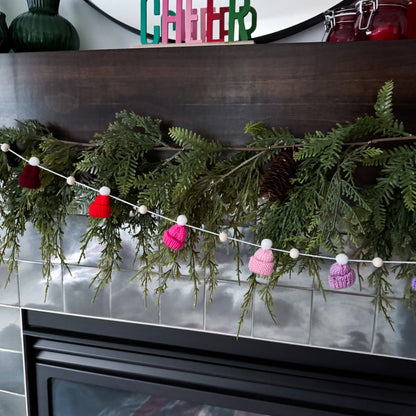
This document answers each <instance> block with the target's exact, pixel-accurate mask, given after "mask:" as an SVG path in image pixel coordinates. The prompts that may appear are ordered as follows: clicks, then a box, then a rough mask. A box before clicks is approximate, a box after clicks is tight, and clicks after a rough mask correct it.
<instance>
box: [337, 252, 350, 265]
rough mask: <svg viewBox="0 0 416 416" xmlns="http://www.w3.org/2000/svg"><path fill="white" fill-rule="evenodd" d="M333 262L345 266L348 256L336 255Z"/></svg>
mask: <svg viewBox="0 0 416 416" xmlns="http://www.w3.org/2000/svg"><path fill="white" fill-rule="evenodd" d="M335 261H336V262H337V263H338V264H341V265H343V264H347V263H348V256H347V255H346V254H344V253H341V254H338V255H337V256H336V257H335Z"/></svg>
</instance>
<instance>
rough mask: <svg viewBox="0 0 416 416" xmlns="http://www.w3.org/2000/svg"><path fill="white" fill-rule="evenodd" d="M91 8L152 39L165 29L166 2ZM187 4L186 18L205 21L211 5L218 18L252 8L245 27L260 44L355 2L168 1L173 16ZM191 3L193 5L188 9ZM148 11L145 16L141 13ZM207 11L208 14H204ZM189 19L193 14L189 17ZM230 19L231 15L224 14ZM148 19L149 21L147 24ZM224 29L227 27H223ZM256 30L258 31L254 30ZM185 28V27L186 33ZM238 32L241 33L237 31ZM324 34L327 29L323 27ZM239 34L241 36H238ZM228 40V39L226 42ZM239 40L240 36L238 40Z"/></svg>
mask: <svg viewBox="0 0 416 416" xmlns="http://www.w3.org/2000/svg"><path fill="white" fill-rule="evenodd" d="M84 1H85V2H86V3H88V4H89V5H90V6H92V7H94V8H95V9H97V10H98V11H100V12H101V13H103V14H104V15H105V16H107V17H108V18H110V19H111V20H113V21H115V22H116V23H118V24H120V25H122V26H123V27H125V28H126V29H128V30H130V31H132V32H134V33H137V34H140V33H141V29H142V28H143V27H146V28H147V29H146V32H147V34H148V38H150V39H153V36H154V34H155V33H156V32H154V28H155V27H157V26H159V27H160V26H161V14H162V13H163V10H162V8H163V4H164V3H165V2H164V0H123V2H122V4H123V7H121V6H120V2H115V1H114V0H84ZM181 3H182V4H183V6H182V7H183V9H184V10H183V12H182V13H183V15H184V16H185V8H186V7H191V8H192V10H193V12H192V13H195V15H196V16H198V17H197V18H195V20H196V21H197V20H199V21H201V17H204V16H206V15H204V13H206V8H207V4H208V3H211V5H213V8H214V9H213V10H214V12H215V13H217V16H219V15H220V14H221V9H222V10H225V8H228V7H230V6H231V4H233V5H234V7H235V10H236V11H237V12H238V11H239V10H243V9H244V8H246V9H248V6H250V9H251V11H250V12H249V13H246V16H245V17H244V25H245V27H246V29H247V30H248V31H249V32H251V33H250V34H251V39H253V40H254V41H255V42H257V43H265V42H271V41H274V40H278V39H281V38H284V37H286V36H289V35H292V34H295V33H297V32H300V31H302V30H305V29H307V28H308V27H310V26H312V25H314V24H317V23H319V22H323V20H324V12H325V11H326V10H328V9H334V8H339V7H343V6H346V5H347V4H351V1H348V2H347V1H342V2H339V1H334V0H332V1H331V0H298V1H291V2H283V1H270V0H187V1H181V0H168V4H169V8H168V9H169V15H175V14H176V8H177V4H181ZM187 4H188V5H189V6H187ZM142 10H146V13H144V14H145V16H143V15H142V13H141V11H142ZM204 10H205V12H204ZM188 16H189V15H188ZM222 16H223V18H224V19H227V13H225V14H223V15H222ZM143 19H145V22H143ZM217 20H218V22H214V23H213V31H214V39H218V32H219V30H220V23H219V21H220V18H219V17H218V19H217ZM193 24H194V25H195V31H196V32H198V33H199V35H198V34H195V39H198V36H199V39H201V29H200V28H199V26H198V27H197V24H196V22H195V23H193ZM172 26H173V25H169V27H170V28H169V39H170V40H172V39H175V34H174V30H175V29H174V27H172ZM223 26H224V25H223ZM252 29H254V30H252ZM183 30H184V29H183V28H182V31H183ZM236 32H238V30H236ZM322 33H324V26H322ZM237 35H238V33H237ZM226 40H227V39H226ZM231 40H238V37H237V36H236V38H235V39H231Z"/></svg>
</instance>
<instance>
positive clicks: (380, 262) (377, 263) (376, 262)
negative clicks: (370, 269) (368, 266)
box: [373, 257, 383, 267]
mask: <svg viewBox="0 0 416 416" xmlns="http://www.w3.org/2000/svg"><path fill="white" fill-rule="evenodd" d="M382 265H383V259H381V258H380V257H375V258H374V259H373V266H374V267H381V266H382Z"/></svg>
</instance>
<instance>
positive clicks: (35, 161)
mask: <svg viewBox="0 0 416 416" xmlns="http://www.w3.org/2000/svg"><path fill="white" fill-rule="evenodd" d="M39 163H40V160H39V159H38V158H37V157H35V156H33V157H31V158H30V159H29V165H31V166H38V165H39Z"/></svg>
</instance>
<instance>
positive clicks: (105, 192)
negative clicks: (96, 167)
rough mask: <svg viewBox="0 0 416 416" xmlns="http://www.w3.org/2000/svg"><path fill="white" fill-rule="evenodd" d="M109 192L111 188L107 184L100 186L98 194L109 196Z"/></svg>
mask: <svg viewBox="0 0 416 416" xmlns="http://www.w3.org/2000/svg"><path fill="white" fill-rule="evenodd" d="M110 194H111V189H110V188H109V187H108V186H102V187H101V188H100V195H106V196H109V195H110Z"/></svg>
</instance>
